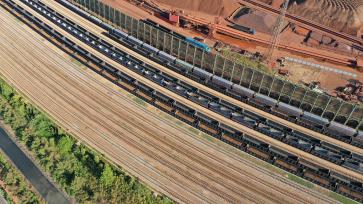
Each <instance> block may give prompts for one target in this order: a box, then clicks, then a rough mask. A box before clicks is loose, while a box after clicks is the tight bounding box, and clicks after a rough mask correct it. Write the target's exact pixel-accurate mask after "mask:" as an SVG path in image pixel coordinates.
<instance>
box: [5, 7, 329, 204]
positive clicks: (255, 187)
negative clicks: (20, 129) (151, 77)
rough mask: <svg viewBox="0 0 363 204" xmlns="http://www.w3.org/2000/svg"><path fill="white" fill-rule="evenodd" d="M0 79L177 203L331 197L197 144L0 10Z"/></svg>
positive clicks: (302, 200) (298, 200)
mask: <svg viewBox="0 0 363 204" xmlns="http://www.w3.org/2000/svg"><path fill="white" fill-rule="evenodd" d="M0 22H1V24H2V27H1V28H0V33H1V36H3V37H2V38H1V39H0V51H1V53H2V54H1V57H0V64H1V65H2V66H1V67H0V71H1V74H2V75H3V76H4V78H5V79H6V80H7V81H8V82H9V83H11V84H13V86H14V87H16V88H17V89H18V90H20V91H21V92H22V93H23V94H25V95H26V96H27V97H29V99H30V100H31V101H33V102H34V103H35V104H36V105H38V106H39V107H41V108H42V109H43V110H45V111H47V113H49V114H50V115H51V116H52V117H53V118H54V119H55V120H56V121H57V122H58V123H59V124H60V125H62V127H64V128H65V129H67V130H68V131H69V132H70V133H72V134H74V135H76V136H77V137H78V138H80V139H81V140H82V141H84V142H85V143H86V144H88V145H90V146H91V147H94V148H95V149H97V150H98V151H100V152H101V153H103V154H105V155H106V156H107V157H108V158H109V159H111V160H112V161H114V162H115V163H117V164H119V165H120V166H122V167H124V168H125V169H126V170H127V171H129V172H130V173H132V174H133V175H135V176H137V177H139V178H140V179H141V180H142V181H143V182H145V183H146V184H147V185H149V186H151V187H152V188H153V189H155V190H157V191H159V192H161V193H165V194H166V195H168V196H170V197H171V198H173V199H175V200H176V201H179V202H182V203H205V202H208V203H225V202H230V203H246V202H248V203H250V202H256V203H281V202H283V203H307V202H308V203H311V202H319V203H324V202H333V201H332V200H330V199H328V198H326V197H325V196H322V195H320V194H318V193H316V192H311V191H310V190H307V189H305V188H302V187H297V186H296V185H294V184H292V183H291V182H289V181H287V180H285V179H284V178H282V177H280V176H273V175H272V174H270V173H267V172H266V171H265V170H261V169H259V168H256V167H255V166H254V165H253V164H251V163H249V162H246V161H244V160H242V159H241V158H240V157H239V156H238V155H235V154H232V153H229V152H227V151H225V150H224V149H222V148H217V147H216V146H215V145H213V144H210V143H208V142H205V141H201V140H200V139H198V138H197V137H195V136H194V135H192V134H191V133H190V132H189V131H187V130H186V129H184V128H180V127H179V126H177V125H175V124H172V123H170V121H168V120H166V119H163V118H160V117H159V116H158V115H155V114H154V113H152V112H150V111H148V110H146V109H145V108H143V107H142V106H140V105H137V104H136V103H135V102H134V101H132V100H130V99H129V98H128V97H127V96H126V95H123V94H120V93H118V92H116V91H115V90H114V89H111V88H109V87H108V86H106V85H105V84H104V83H103V82H100V81H99V80H97V79H96V78H95V77H94V76H92V75H89V74H87V73H84V72H83V71H82V68H80V67H77V66H76V65H75V64H73V63H71V62H69V61H67V60H65V54H64V53H62V52H61V51H60V50H59V49H57V48H55V47H54V46H52V45H51V44H50V43H48V42H46V40H44V39H42V38H41V37H40V36H38V35H37V34H35V33H34V32H32V31H30V30H29V28H28V27H27V26H26V25H21V24H20V23H19V22H18V21H16V20H15V19H14V18H13V17H11V16H10V15H9V14H8V13H6V12H4V11H1V12H0Z"/></svg>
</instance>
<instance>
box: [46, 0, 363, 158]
mask: <svg viewBox="0 0 363 204" xmlns="http://www.w3.org/2000/svg"><path fill="white" fill-rule="evenodd" d="M44 3H45V4H46V5H48V6H49V7H50V8H52V9H54V10H55V11H57V12H59V13H61V14H62V15H65V16H67V18H70V19H71V20H72V21H74V22H75V23H77V24H79V25H81V26H84V27H86V28H88V30H89V31H90V32H92V33H93V34H96V35H98V36H103V32H105V30H104V29H102V28H100V27H98V26H95V25H94V24H93V23H91V22H89V21H88V20H86V19H84V18H83V17H81V16H78V15H77V14H75V13H73V12H72V11H70V10H68V9H67V8H66V7H63V6H62V5H60V4H59V3H57V2H55V1H49V2H48V1H47V2H44ZM102 40H104V41H106V42H108V43H110V44H112V45H113V46H115V47H116V48H118V49H120V50H122V51H124V52H127V53H129V54H130V55H131V56H134V57H136V58H138V59H140V60H142V61H143V62H145V63H147V64H149V65H151V66H152V67H156V68H157V69H159V70H160V71H162V72H163V73H166V74H169V75H171V76H175V77H176V78H178V79H180V80H181V81H183V82H185V83H187V84H191V85H192V86H194V87H196V88H198V89H199V90H203V91H205V92H207V93H209V94H211V95H214V96H216V97H218V98H220V99H223V100H225V101H227V102H230V103H232V104H235V105H237V106H239V107H241V108H243V109H246V110H249V111H251V112H254V113H257V114H258V115H261V116H263V117H265V118H267V119H268V120H272V121H274V122H277V123H279V124H282V125H284V126H286V127H288V128H291V129H293V130H297V131H300V132H302V133H305V134H307V135H311V136H313V137H315V138H317V139H320V140H322V141H326V142H328V143H331V144H334V145H337V146H340V147H342V148H345V149H347V150H349V151H351V152H355V153H358V154H361V155H363V149H362V148H359V147H355V146H352V145H350V144H347V143H344V142H342V141H339V140H337V139H334V138H332V137H329V136H326V135H324V134H321V133H318V132H315V131H313V130H310V129H308V128H305V127H302V126H299V125H297V124H295V123H292V122H290V121H287V120H285V119H282V118H279V117H277V116H275V115H272V114H270V113H267V112H265V111H262V110H259V109H257V108H255V107H253V106H250V105H248V104H245V103H243V102H241V101H238V100H236V99H234V98H232V97H229V96H227V95H225V94H222V93H220V92H218V91H215V90H213V89H211V88H208V87H206V86H204V85H202V84H199V83H197V82H195V81H193V80H192V79H189V78H187V77H185V76H183V75H181V74H178V73H176V72H174V71H172V70H170V69H169V68H166V67H164V66H162V65H160V64H158V63H156V62H153V61H152V60H150V59H148V58H146V57H144V56H142V55H140V54H138V53H136V52H134V51H132V50H130V49H129V48H127V47H125V46H123V45H121V44H119V43H118V42H116V41H114V40H112V39H110V38H102Z"/></svg>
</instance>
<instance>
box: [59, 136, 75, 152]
mask: <svg viewBox="0 0 363 204" xmlns="http://www.w3.org/2000/svg"><path fill="white" fill-rule="evenodd" d="M73 145H74V143H73V140H72V139H71V138H69V137H67V136H64V137H62V138H61V139H60V140H59V150H60V153H61V154H66V153H68V152H70V151H71V150H72V147H73Z"/></svg>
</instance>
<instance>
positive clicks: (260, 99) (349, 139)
mask: <svg viewBox="0 0 363 204" xmlns="http://www.w3.org/2000/svg"><path fill="white" fill-rule="evenodd" d="M59 2H60V3H62V4H64V5H65V6H67V7H68V8H70V9H72V10H74V11H76V12H77V13H79V14H80V15H81V16H83V17H85V18H87V19H89V20H90V21H92V22H93V23H95V24H97V25H99V26H100V27H102V28H104V29H106V30H107V31H108V33H109V34H110V36H111V37H112V36H113V37H115V38H117V39H120V40H122V42H123V43H131V44H129V46H128V47H130V48H131V49H134V50H135V51H137V52H139V53H140V52H141V54H143V55H144V56H147V57H150V58H152V59H153V60H155V61H157V62H159V63H162V64H164V65H165V66H166V67H168V68H171V69H173V70H174V71H177V72H179V73H180V74H183V75H185V76H187V77H189V78H192V79H194V80H196V81H199V82H201V83H204V84H206V85H208V86H210V87H211V88H214V89H217V90H218V91H220V92H224V93H225V94H227V95H229V96H232V97H234V98H236V99H238V100H241V101H243V102H246V103H248V104H250V105H253V106H255V107H257V108H260V109H263V110H265V111H268V112H270V113H272V114H275V115H277V116H279V117H282V118H284V119H287V120H290V121H291V122H295V123H297V124H299V125H302V126H305V127H307V128H310V129H312V130H314V131H317V132H320V133H323V134H326V135H328V136H330V137H334V138H336V139H339V140H341V141H344V142H346V143H350V144H352V145H355V146H358V147H362V148H363V142H362V141H363V131H357V130H355V129H353V128H350V127H348V126H345V125H342V124H340V123H337V122H335V121H329V120H328V119H326V118H323V117H321V116H318V115H315V114H312V113H310V112H307V111H304V110H302V109H299V108H296V107H294V106H291V105H289V104H286V103H283V102H281V101H277V100H275V99H273V98H270V97H268V96H265V95H262V94H260V93H257V92H255V91H253V90H251V89H248V88H245V87H243V86H240V85H237V84H234V83H232V82H230V81H228V80H226V79H223V78H221V77H219V76H216V75H213V74H212V73H210V72H207V71H205V70H203V69H200V68H198V67H195V66H193V65H191V64H189V63H187V62H184V61H182V60H179V59H177V58H176V57H174V56H172V55H170V54H167V53H165V52H163V51H161V50H159V49H157V48H155V47H152V46H150V45H149V44H147V43H144V42H142V41H141V40H139V39H137V38H135V37H133V36H132V35H129V34H127V33H125V32H123V31H121V30H118V29H115V28H113V27H112V26H110V25H109V24H107V23H104V22H102V21H101V20H99V19H98V18H96V17H94V16H92V15H90V14H88V13H86V12H85V11H83V10H81V9H80V8H78V7H76V6H74V5H73V4H71V3H69V2H68V1H60V0H59ZM135 45H136V46H137V47H136V48H135V47H134V46H135ZM142 51H143V52H142Z"/></svg>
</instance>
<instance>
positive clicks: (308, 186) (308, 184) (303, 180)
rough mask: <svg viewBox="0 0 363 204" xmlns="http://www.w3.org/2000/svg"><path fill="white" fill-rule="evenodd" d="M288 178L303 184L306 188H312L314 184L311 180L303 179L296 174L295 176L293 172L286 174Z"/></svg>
mask: <svg viewBox="0 0 363 204" xmlns="http://www.w3.org/2000/svg"><path fill="white" fill-rule="evenodd" d="M288 178H289V179H290V180H292V181H294V182H296V183H298V184H300V185H303V186H305V187H307V188H314V185H313V184H312V183H311V182H309V181H307V180H305V179H302V178H300V177H297V176H295V175H293V174H288Z"/></svg>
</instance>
